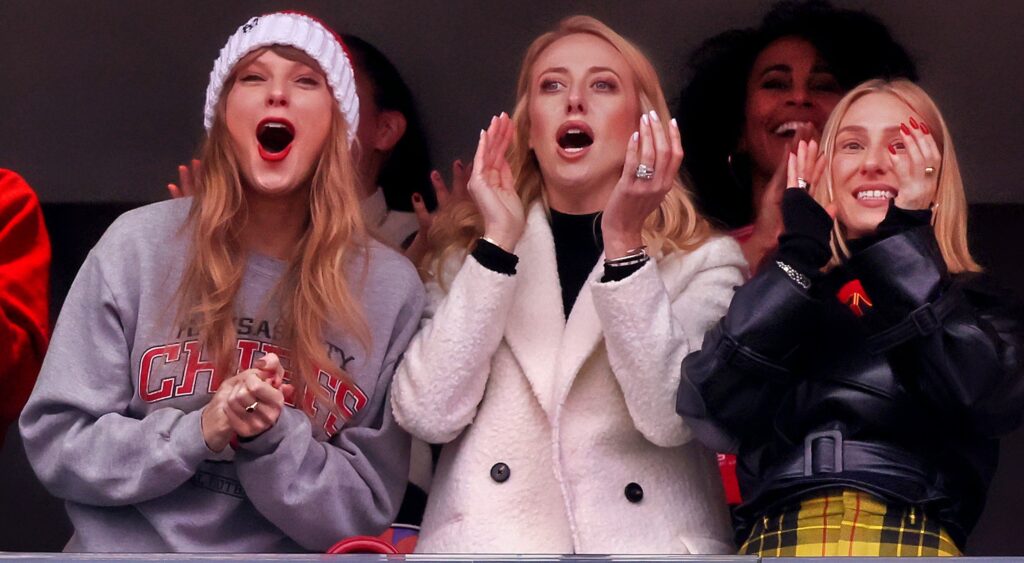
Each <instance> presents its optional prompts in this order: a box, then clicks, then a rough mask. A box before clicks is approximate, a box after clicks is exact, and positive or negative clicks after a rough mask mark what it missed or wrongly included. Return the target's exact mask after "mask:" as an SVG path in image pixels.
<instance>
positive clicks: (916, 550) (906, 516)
mask: <svg viewBox="0 0 1024 563" xmlns="http://www.w3.org/2000/svg"><path fill="white" fill-rule="evenodd" d="M739 553H740V555H759V556H761V557H801V556H807V557H829V556H843V555H849V556H882V557H903V556H929V557H934V556H959V555H961V553H960V550H959V549H958V548H957V546H956V544H955V543H953V540H952V539H950V537H949V534H947V533H946V531H945V530H944V529H943V528H942V526H941V525H939V523H938V521H936V520H935V519H934V518H930V517H928V516H927V515H926V514H924V512H923V511H921V510H920V509H919V508H914V507H907V506H903V505H886V503H885V502H883V501H881V500H880V499H878V498H877V497H874V496H872V495H870V494H868V493H864V492H861V491H857V490H854V489H837V490H832V491H825V492H823V493H821V494H820V495H818V496H814V497H811V498H807V499H804V500H802V501H800V502H799V503H798V504H795V505H793V506H790V507H786V508H784V509H782V510H780V511H778V512H775V513H771V514H768V515H766V516H764V517H763V518H761V520H760V521H758V522H756V523H755V524H754V526H753V528H752V529H751V531H750V537H749V538H747V541H745V542H743V545H742V546H741V547H740V551H739Z"/></svg>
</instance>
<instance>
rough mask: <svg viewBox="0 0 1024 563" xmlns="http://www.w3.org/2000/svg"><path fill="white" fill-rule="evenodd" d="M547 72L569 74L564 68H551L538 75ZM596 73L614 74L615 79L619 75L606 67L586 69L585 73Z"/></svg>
mask: <svg viewBox="0 0 1024 563" xmlns="http://www.w3.org/2000/svg"><path fill="white" fill-rule="evenodd" d="M549 72H555V73H561V74H569V69H568V68H566V67H564V66H553V67H550V68H546V69H544V70H543V71H541V72H540V75H543V74H547V73H549ZM598 72H610V73H612V74H614V75H615V76H616V77H617V76H619V73H617V72H615V69H613V68H611V67H607V66H592V67H590V68H588V69H587V73H588V74H595V73H598Z"/></svg>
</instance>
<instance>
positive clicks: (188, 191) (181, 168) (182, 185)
mask: <svg viewBox="0 0 1024 563" xmlns="http://www.w3.org/2000/svg"><path fill="white" fill-rule="evenodd" d="M191 164H192V168H191V169H189V167H188V166H185V165H184V164H179V165H178V183H177V184H167V191H168V192H170V194H171V198H172V199H178V198H180V197H188V196H190V195H192V194H194V193H195V191H196V189H195V186H196V183H195V182H196V181H195V179H196V177H197V176H199V169H200V168H201V167H202V163H201V162H200V161H199V159H197V158H193V159H192V163H191Z"/></svg>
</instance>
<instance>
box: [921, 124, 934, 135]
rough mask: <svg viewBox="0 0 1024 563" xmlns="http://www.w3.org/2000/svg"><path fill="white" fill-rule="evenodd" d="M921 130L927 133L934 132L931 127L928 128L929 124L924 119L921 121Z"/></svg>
mask: <svg viewBox="0 0 1024 563" xmlns="http://www.w3.org/2000/svg"><path fill="white" fill-rule="evenodd" d="M921 132H922V133H924V134H925V135H927V134H929V133H931V132H932V131H931V129H928V124H927V123H925V122H923V121H922V122H921Z"/></svg>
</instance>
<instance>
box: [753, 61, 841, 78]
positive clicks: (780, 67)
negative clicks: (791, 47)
mask: <svg viewBox="0 0 1024 563" xmlns="http://www.w3.org/2000/svg"><path fill="white" fill-rule="evenodd" d="M769 72H788V73H792V72H793V67H791V66H789V65H788V64H786V63H779V64H774V65H772V66H770V67H768V68H766V69H764V70H762V71H761V76H764V75H766V74H768V73H769ZM811 73H815V74H817V73H821V74H832V71H831V70H830V69H829V68H828V65H825V64H816V65H814V66H812V67H811Z"/></svg>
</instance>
